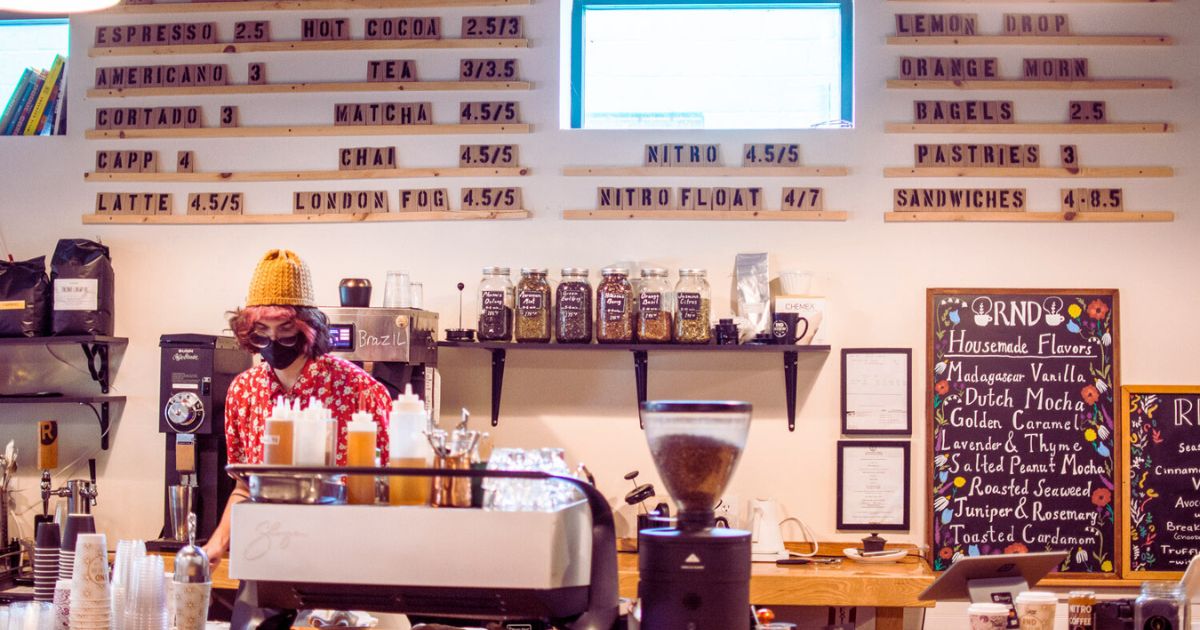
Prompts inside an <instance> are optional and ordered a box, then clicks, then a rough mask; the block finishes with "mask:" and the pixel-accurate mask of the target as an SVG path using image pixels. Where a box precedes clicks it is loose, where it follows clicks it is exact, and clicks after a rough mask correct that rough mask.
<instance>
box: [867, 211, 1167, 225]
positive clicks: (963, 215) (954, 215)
mask: <svg viewBox="0 0 1200 630" xmlns="http://www.w3.org/2000/svg"><path fill="white" fill-rule="evenodd" d="M883 220H884V221H886V222H888V223H946V222H949V223H975V222H983V223H987V222H1001V223H1151V222H1170V221H1174V220H1175V213H1174V212H1167V211H1162V212H1159V211H1147V212H1132V211H1128V210H1127V211H1125V212H958V211H951V212H936V211H931V212H887V213H884V215H883Z"/></svg>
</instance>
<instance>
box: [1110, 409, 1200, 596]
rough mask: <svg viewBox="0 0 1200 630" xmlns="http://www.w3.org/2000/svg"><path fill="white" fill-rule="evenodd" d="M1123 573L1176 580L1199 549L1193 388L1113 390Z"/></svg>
mask: <svg viewBox="0 0 1200 630" xmlns="http://www.w3.org/2000/svg"><path fill="white" fill-rule="evenodd" d="M1121 399H1122V400H1121V402H1122V404H1121V410H1122V416H1123V419H1124V431H1123V434H1122V440H1121V459H1122V461H1123V462H1124V464H1125V466H1126V471H1127V474H1126V475H1124V479H1125V480H1126V481H1127V483H1126V486H1127V488H1128V490H1127V493H1126V500H1125V503H1124V507H1125V510H1124V513H1125V516H1124V518H1122V522H1123V523H1124V528H1125V531H1124V534H1123V535H1124V536H1125V546H1126V549H1127V550H1128V551H1127V552H1126V558H1125V560H1126V563H1125V565H1124V567H1123V568H1122V571H1123V573H1125V574H1126V575H1131V576H1133V575H1136V576H1137V577H1141V578H1178V577H1179V576H1180V575H1182V572H1183V571H1184V569H1186V568H1187V564H1188V561H1190V560H1191V559H1192V556H1194V555H1196V554H1200V387H1178V386H1169V385H1157V386H1150V385H1132V386H1125V387H1123V388H1121Z"/></svg>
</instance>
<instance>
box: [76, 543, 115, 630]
mask: <svg viewBox="0 0 1200 630" xmlns="http://www.w3.org/2000/svg"><path fill="white" fill-rule="evenodd" d="M70 624H71V630H110V628H111V626H112V590H111V588H110V586H109V582H108V540H107V539H106V538H105V536H104V534H79V536H78V538H77V540H76V543H75V575H74V578H73V580H72V582H71V611H70Z"/></svg>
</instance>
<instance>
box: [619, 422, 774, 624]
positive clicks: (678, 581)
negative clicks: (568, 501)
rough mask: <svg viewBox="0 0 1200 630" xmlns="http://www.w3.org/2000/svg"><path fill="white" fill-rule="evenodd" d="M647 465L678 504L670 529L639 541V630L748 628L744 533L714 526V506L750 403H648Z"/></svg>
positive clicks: (737, 455) (744, 430) (745, 428)
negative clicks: (650, 462)
mask: <svg viewBox="0 0 1200 630" xmlns="http://www.w3.org/2000/svg"><path fill="white" fill-rule="evenodd" d="M641 411H642V421H643V422H644V423H645V427H646V441H647V442H648V443H649V445H650V454H651V455H652V456H653V458H654V466H655V467H656V468H657V469H658V474H659V476H660V477H661V478H662V481H663V484H664V485H665V486H666V488H667V492H668V493H669V494H670V495H671V498H672V499H673V500H674V501H675V505H676V506H677V508H678V510H677V517H678V518H677V520H676V527H674V528H659V529H646V530H642V531H641V532H640V536H639V541H638V572H639V582H638V597H639V598H640V599H641V606H642V625H641V628H642V630H748V628H749V627H750V546H751V543H750V532H747V531H741V530H736V529H729V528H725V527H720V528H719V527H715V524H716V514H715V513H714V511H713V510H714V508H715V507H716V505H717V502H718V501H719V500H720V499H721V495H722V494H723V493H724V492H725V487H726V485H728V483H729V479H730V478H731V477H732V476H733V471H734V470H735V469H736V468H737V463H738V460H739V459H741V456H742V450H743V449H744V448H745V446H746V436H747V434H748V433H749V432H750V403H746V402H725V401H647V402H644V403H642V407H641Z"/></svg>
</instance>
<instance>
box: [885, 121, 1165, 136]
mask: <svg viewBox="0 0 1200 630" xmlns="http://www.w3.org/2000/svg"><path fill="white" fill-rule="evenodd" d="M1174 130H1175V128H1174V127H1173V126H1172V125H1171V123H1164V122H1144V123H1010V124H995V125H993V124H946V125H943V124H937V123H933V124H929V123H887V125H886V126H885V127H884V131H885V132H887V133H989V134H1037V133H1047V134H1055V133H1061V134H1102V133H1114V134H1129V133H1169V132H1172V131H1174Z"/></svg>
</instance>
